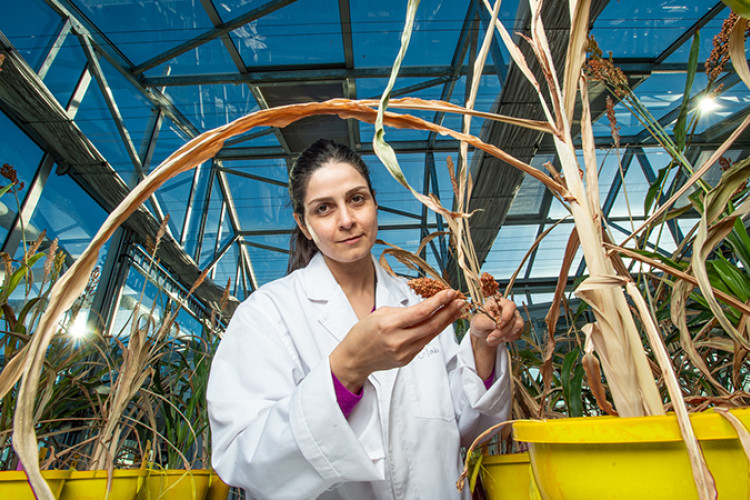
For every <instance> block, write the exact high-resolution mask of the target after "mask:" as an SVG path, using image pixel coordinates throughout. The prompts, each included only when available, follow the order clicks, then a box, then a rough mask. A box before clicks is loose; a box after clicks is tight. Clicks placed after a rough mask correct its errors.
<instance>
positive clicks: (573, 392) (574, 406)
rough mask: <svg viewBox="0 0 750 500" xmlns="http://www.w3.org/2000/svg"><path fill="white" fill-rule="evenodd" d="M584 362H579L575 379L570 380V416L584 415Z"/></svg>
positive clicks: (574, 375)
mask: <svg viewBox="0 0 750 500" xmlns="http://www.w3.org/2000/svg"><path fill="white" fill-rule="evenodd" d="M582 393H583V364H581V363H579V364H578V365H577V366H576V370H575V373H574V374H573V379H572V380H571V382H570V403H569V409H570V416H571V417H582V416H583V400H582Z"/></svg>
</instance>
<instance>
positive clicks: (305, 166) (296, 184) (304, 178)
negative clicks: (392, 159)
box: [287, 139, 374, 273]
mask: <svg viewBox="0 0 750 500" xmlns="http://www.w3.org/2000/svg"><path fill="white" fill-rule="evenodd" d="M328 163H348V164H349V165H351V166H352V167H354V168H355V169H356V170H357V171H358V172H359V173H360V174H361V175H362V177H364V178H365V180H366V181H367V187H368V189H369V190H370V193H373V194H374V192H373V190H372V182H371V181H370V170H369V169H368V168H367V164H365V162H364V160H363V159H362V157H361V156H359V155H358V154H357V153H356V152H355V151H353V150H352V149H351V148H349V147H348V146H344V145H343V144H338V143H336V142H334V141H332V140H330V139H318V140H317V141H315V142H314V143H312V144H311V145H310V146H309V147H308V148H307V149H305V150H304V151H303V152H302V153H300V155H299V157H298V158H297V160H296V161H295V162H294V165H293V166H292V169H291V171H290V172H289V198H291V201H292V211H293V212H294V213H295V214H297V215H298V216H299V218H300V220H301V221H304V220H305V207H304V202H305V196H306V195H307V185H308V181H309V180H310V177H311V176H312V174H313V173H314V172H315V171H316V170H317V169H319V168H320V167H322V166H324V165H327V164H328ZM317 251H318V248H317V247H316V246H315V243H313V242H312V240H308V239H307V237H306V236H305V235H304V234H303V233H302V231H301V230H300V228H299V227H298V226H297V225H296V224H295V226H294V230H293V231H292V235H291V237H290V238H289V265H288V266H287V272H288V273H291V272H292V271H295V270H297V269H300V268H303V267H305V266H306V265H307V264H309V263H310V259H312V258H313V256H314V255H315V253H316V252H317Z"/></svg>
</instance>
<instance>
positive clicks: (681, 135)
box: [672, 32, 700, 151]
mask: <svg viewBox="0 0 750 500" xmlns="http://www.w3.org/2000/svg"><path fill="white" fill-rule="evenodd" d="M699 52H700V33H698V32H696V33H695V36H694V37H693V44H692V45H691V46H690V56H689V57H688V72H687V79H686V80H685V92H684V93H683V95H682V104H681V105H680V113H679V114H678V115H677V121H676V122H675V124H674V128H673V129H672V132H673V134H674V139H675V144H676V145H677V148H678V149H679V150H680V151H683V150H684V149H685V142H686V140H687V115H688V110H689V104H690V91H691V90H692V89H693V81H694V80H695V72H696V70H697V69H698V54H699Z"/></svg>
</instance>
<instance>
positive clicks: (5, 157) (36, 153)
mask: <svg viewBox="0 0 750 500" xmlns="http://www.w3.org/2000/svg"><path fill="white" fill-rule="evenodd" d="M0 134H2V137H3V140H2V141H0V165H5V164H8V165H10V166H11V167H13V168H14V169H15V170H16V176H17V177H18V181H19V182H20V183H23V187H22V188H21V189H20V190H18V192H17V193H16V195H17V198H16V195H14V194H13V193H6V194H5V195H4V196H3V197H2V199H0V241H5V237H6V236H7V235H8V232H9V231H10V229H11V226H12V225H13V223H14V221H15V218H16V215H17V214H18V207H19V205H20V204H21V203H22V202H23V199H24V197H25V196H26V194H27V193H28V189H29V184H30V183H31V181H32V180H34V175H36V171H37V168H38V167H39V162H40V161H41V159H42V150H41V149H39V148H38V147H37V145H36V144H35V143H34V142H32V141H31V140H30V139H29V137H28V136H27V135H26V134H24V133H23V132H22V131H21V130H20V129H19V128H18V127H16V125H15V124H14V123H13V122H12V121H10V120H9V119H8V117H7V116H5V114H4V113H1V112H0ZM7 184H8V180H7V179H5V178H0V185H2V186H6V185H7Z"/></svg>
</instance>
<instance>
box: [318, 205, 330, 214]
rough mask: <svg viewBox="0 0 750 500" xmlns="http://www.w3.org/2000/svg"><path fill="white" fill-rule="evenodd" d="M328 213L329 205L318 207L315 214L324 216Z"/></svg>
mask: <svg viewBox="0 0 750 500" xmlns="http://www.w3.org/2000/svg"><path fill="white" fill-rule="evenodd" d="M327 211H328V205H318V207H317V208H316V209H315V212H316V213H318V214H324V213H326V212H327Z"/></svg>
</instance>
